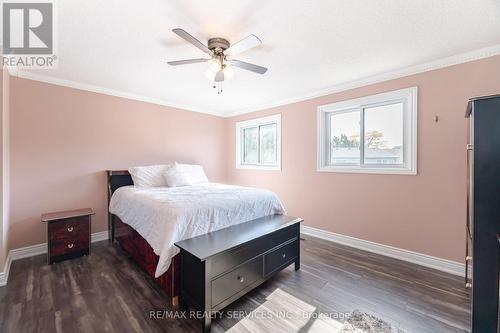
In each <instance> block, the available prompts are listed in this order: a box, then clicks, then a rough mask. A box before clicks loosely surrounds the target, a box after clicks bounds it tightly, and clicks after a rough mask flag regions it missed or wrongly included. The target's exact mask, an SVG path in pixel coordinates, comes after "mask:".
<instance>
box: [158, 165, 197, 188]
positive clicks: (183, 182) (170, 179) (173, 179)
mask: <svg viewBox="0 0 500 333" xmlns="http://www.w3.org/2000/svg"><path fill="white" fill-rule="evenodd" d="M164 178H165V182H166V183H167V185H168V186H169V187H177V186H188V185H191V184H193V182H192V180H191V177H189V174H188V173H186V172H185V171H184V170H183V169H182V168H181V167H180V166H179V164H175V165H173V166H172V167H170V168H168V169H167V171H165V173H164Z"/></svg>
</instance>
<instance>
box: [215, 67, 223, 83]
mask: <svg viewBox="0 0 500 333" xmlns="http://www.w3.org/2000/svg"><path fill="white" fill-rule="evenodd" d="M214 81H215V82H222V81H224V71H222V70H220V71H218V72H217V74H215V79H214Z"/></svg>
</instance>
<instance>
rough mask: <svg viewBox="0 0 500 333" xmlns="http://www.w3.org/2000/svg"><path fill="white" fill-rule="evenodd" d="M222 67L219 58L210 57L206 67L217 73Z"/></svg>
mask: <svg viewBox="0 0 500 333" xmlns="http://www.w3.org/2000/svg"><path fill="white" fill-rule="evenodd" d="M221 67H222V64H221V62H220V61H219V59H215V58H214V59H212V60H210V61H209V62H208V68H209V69H210V70H211V71H212V72H214V73H217V72H218V71H220V69H221Z"/></svg>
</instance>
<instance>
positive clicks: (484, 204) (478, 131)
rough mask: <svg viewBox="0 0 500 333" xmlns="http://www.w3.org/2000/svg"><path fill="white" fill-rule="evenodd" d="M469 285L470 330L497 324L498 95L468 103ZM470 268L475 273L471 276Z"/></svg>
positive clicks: (489, 329) (490, 331) (488, 330)
mask: <svg viewBox="0 0 500 333" xmlns="http://www.w3.org/2000/svg"><path fill="white" fill-rule="evenodd" d="M466 117H467V118H468V119H469V125H470V126H469V131H468V132H469V133H468V134H469V135H468V137H469V141H468V143H467V170H468V172H467V174H468V177H467V178H468V182H467V187H468V191H467V228H466V229H467V236H466V240H467V250H466V252H467V253H466V283H467V285H468V286H469V287H472V332H473V333H497V332H499V331H498V328H499V312H498V310H499V307H498V302H499V297H498V296H499V288H498V284H499V274H498V270H499V260H500V254H499V233H500V95H496V96H486V97H479V98H473V99H471V100H470V101H469V104H468V107H467V112H466ZM469 267H471V270H472V274H470V269H469Z"/></svg>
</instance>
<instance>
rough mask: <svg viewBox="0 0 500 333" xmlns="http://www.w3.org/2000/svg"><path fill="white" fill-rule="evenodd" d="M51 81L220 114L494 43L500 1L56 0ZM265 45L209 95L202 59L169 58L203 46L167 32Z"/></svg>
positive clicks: (499, 32) (498, 41) (499, 40)
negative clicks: (248, 67) (250, 38)
mask: <svg viewBox="0 0 500 333" xmlns="http://www.w3.org/2000/svg"><path fill="white" fill-rule="evenodd" d="M57 11H58V26H57V35H56V38H57V43H58V51H57V55H58V59H59V64H58V68H57V69H56V70H37V71H32V72H31V75H32V76H33V77H36V75H39V76H40V77H43V78H44V79H46V80H49V81H50V80H52V81H54V82H58V81H59V82H73V83H78V84H80V85H88V86H93V87H101V88H103V89H109V90H110V91H111V90H112V91H118V92H121V93H123V94H128V95H134V96H140V97H141V98H143V99H149V100H152V101H158V102H160V103H164V104H168V105H175V106H181V107H184V108H186V109H191V110H196V111H202V112H209V113H216V114H220V115H229V114H234V113H241V112H244V111H250V110H255V109H258V108H262V107H265V106H269V105H276V104H279V103H284V102H285V101H290V100H296V99H297V98H298V97H300V96H311V95H313V94H315V93H316V92H320V91H325V90H327V89H330V88H332V87H336V86H340V85H342V84H346V83H348V82H352V81H356V80H360V79H364V78H367V77H371V76H374V75H377V74H380V73H384V72H388V71H393V70H396V69H401V68H405V67H408V66H415V65H418V64H422V63H426V62H429V61H433V60H437V59H441V58H445V57H450V56H453V55H456V54H460V53H464V52H469V51H473V50H477V49H481V48H484V47H488V46H497V45H500V2H499V1H498V0H474V1H463V0H377V1H373V0H356V1H346V0H314V1H306V0H302V1H300V0H274V1H272V0H270V1H262V0H255V1H248V0H238V1H234V0H232V1H229V0H217V1H216V0H211V1H207V0H198V1H195V0H190V1H186V0H168V1H166V0H150V1H137V0H135V1H130V0H106V1H102V0H78V1H77V0H72V1H58V2H57ZM177 27H179V28H183V29H185V30H186V31H188V32H189V33H191V34H192V35H194V36H195V37H197V38H198V39H200V40H201V41H204V42H205V41H206V40H207V39H208V38H210V37H214V36H220V37H225V38H227V39H229V40H230V42H233V43H234V42H236V41H238V40H240V39H241V38H243V37H245V36H246V35H248V34H255V35H257V36H258V37H260V39H261V40H262V41H263V45H262V46H260V47H258V48H255V49H253V50H250V51H248V52H246V53H244V54H241V55H240V56H239V57H237V58H238V59H240V60H244V61H248V62H252V63H255V64H258V65H262V66H266V67H269V71H268V72H267V73H266V74H265V75H258V74H254V73H251V72H247V71H244V70H241V69H236V70H235V72H236V73H235V75H234V78H233V79H232V80H230V81H228V82H226V83H225V84H224V87H223V88H224V93H223V94H222V95H217V93H216V91H215V89H212V87H211V84H210V82H209V81H208V80H207V79H206V78H205V76H204V71H205V69H206V64H194V65H186V66H179V67H171V66H169V65H167V64H166V61H167V60H179V59H185V58H197V57H202V56H204V53H202V52H201V51H199V50H198V49H196V48H195V47H193V46H192V45H190V44H188V43H186V42H185V41H183V40H182V39H180V38H179V37H178V36H176V35H175V34H173V33H172V32H171V30H172V29H173V28H177Z"/></svg>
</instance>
